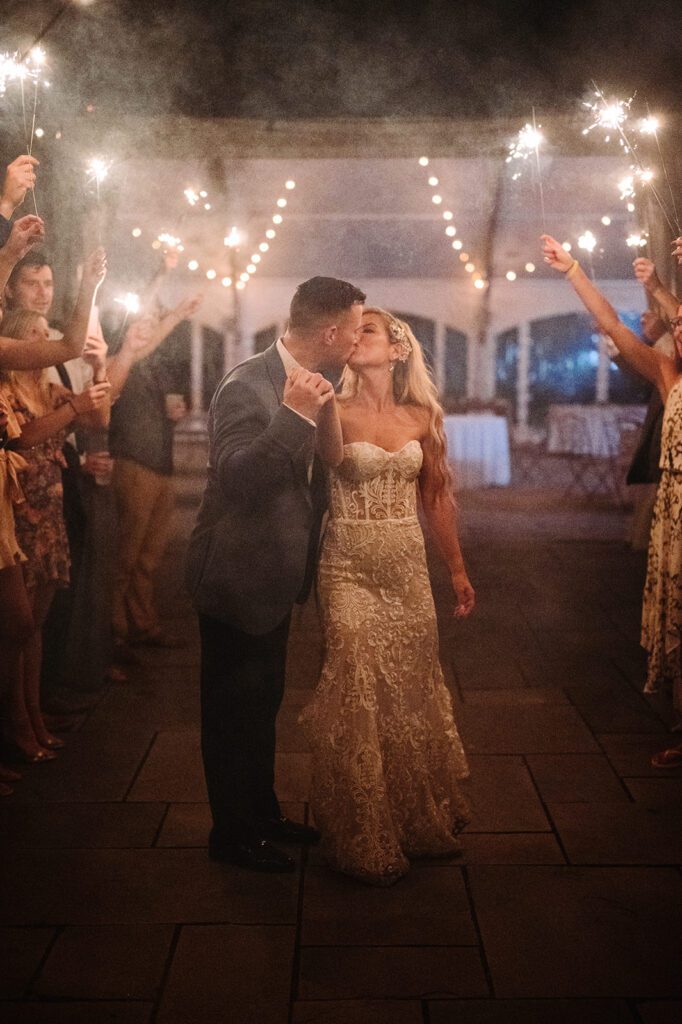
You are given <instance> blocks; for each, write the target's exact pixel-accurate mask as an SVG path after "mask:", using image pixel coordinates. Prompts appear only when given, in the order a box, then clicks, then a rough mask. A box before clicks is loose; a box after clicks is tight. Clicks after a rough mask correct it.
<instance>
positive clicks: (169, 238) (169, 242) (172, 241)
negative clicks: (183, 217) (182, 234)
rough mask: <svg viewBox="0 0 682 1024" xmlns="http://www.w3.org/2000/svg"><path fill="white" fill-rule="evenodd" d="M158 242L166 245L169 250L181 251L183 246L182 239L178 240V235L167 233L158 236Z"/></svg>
mask: <svg viewBox="0 0 682 1024" xmlns="http://www.w3.org/2000/svg"><path fill="white" fill-rule="evenodd" d="M157 241H159V242H161V244H162V245H165V246H166V248H167V249H179V248H180V246H181V244H182V239H180V238H177V237H176V235H170V234H168V232H166V231H164V232H162V234H160V235H158V236H157Z"/></svg>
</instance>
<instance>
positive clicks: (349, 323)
mask: <svg viewBox="0 0 682 1024" xmlns="http://www.w3.org/2000/svg"><path fill="white" fill-rule="evenodd" d="M364 300H365V296H364V294H363V293H362V292H361V291H359V290H358V289H357V288H355V287H354V286H353V285H351V284H348V283H347V282H345V281H338V280H336V279H335V278H323V277H316V278H312V279H311V280H310V281H306V282H305V283H304V284H302V285H300V286H299V288H298V289H297V291H296V294H295V295H294V298H293V300H292V303H291V308H290V314H289V324H288V327H287V331H286V333H285V335H284V337H283V338H280V339H279V340H278V341H277V342H276V343H275V344H274V345H272V346H271V347H270V348H269V349H267V351H265V352H263V353H261V354H259V355H257V356H254V357H253V358H252V359H249V360H247V361H246V362H245V363H242V364H241V365H240V366H238V367H236V368H235V369H234V370H232V371H231V372H230V373H228V374H227V376H226V377H225V378H224V379H223V380H222V381H221V383H220V384H219V386H218V389H217V391H216V393H215V395H214V397H213V401H212V402H211V408H210V410H209V419H208V431H209V464H208V483H207V487H206V492H205V494H204V498H203V501H202V505H201V509H200V511H199V516H198V520H197V524H196V527H195V529H194V532H193V534H192V540H191V543H190V553H189V560H188V572H187V581H188V585H189V588H190V591H191V593H192V595H193V598H194V603H195V606H196V608H197V610H198V612H199V623H200V630H201V646H202V665H201V699H202V753H203V759H204V771H205V774H206V782H207V786H208V795H209V801H210V804H211V812H212V815H213V829H212V831H211V836H210V840H209V854H210V856H211V857H212V858H213V859H215V860H220V861H224V862H228V863H233V864H239V865H241V866H244V867H249V868H252V869H254V870H256V871H293V870H294V868H295V862H294V861H293V860H292V859H291V858H290V857H288V856H287V855H286V854H285V853H283V852H282V851H281V850H279V849H278V848H277V847H276V846H274V845H272V841H275V842H276V841H277V840H279V841H281V842H298V843H314V842H317V840H318V839H319V835H318V833H317V832H316V831H315V829H312V828H309V827H306V826H304V825H299V824H297V823H295V822H291V821H288V820H287V819H286V818H283V817H282V815H281V811H280V807H279V803H278V801H277V797H276V795H275V791H274V758H275V719H276V716H277V711H278V709H279V706H280V703H281V700H282V694H283V690H284V670H285V661H286V647H287V637H288V631H289V618H290V614H291V609H292V607H293V605H294V603H295V602H296V601H303V600H305V597H306V596H307V594H308V593H309V591H310V586H311V583H312V580H313V577H314V573H315V564H316V559H317V548H318V539H319V530H320V523H321V520H322V515H323V512H324V508H325V504H326V495H325V481H324V472H323V470H322V467H321V465H320V464H319V463H318V461H317V459H316V458H315V437H316V429H317V421H318V417H319V416H320V414H321V412H322V409H323V408H324V406H325V405H326V404H327V403H328V402H329V401H330V400H331V399H332V398H333V392H334V389H333V385H332V383H331V382H330V381H329V379H327V377H326V376H325V375H323V373H322V372H320V371H322V370H323V369H325V368H329V370H330V371H331V375H332V376H336V375H338V372H339V371H340V370H341V369H342V367H343V366H344V365H345V363H346V361H347V359H348V357H349V356H350V354H351V352H352V350H353V346H354V344H355V341H356V338H357V336H358V334H359V330H360V326H361V317H362V303H363V302H364Z"/></svg>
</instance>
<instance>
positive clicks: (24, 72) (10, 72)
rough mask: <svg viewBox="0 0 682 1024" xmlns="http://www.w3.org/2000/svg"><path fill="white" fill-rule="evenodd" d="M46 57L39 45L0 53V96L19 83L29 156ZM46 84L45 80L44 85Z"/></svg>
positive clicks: (36, 208) (36, 207) (34, 132)
mask: <svg viewBox="0 0 682 1024" xmlns="http://www.w3.org/2000/svg"><path fill="white" fill-rule="evenodd" d="M46 59H47V58H46V54H45V51H44V50H43V49H42V47H40V46H33V47H32V48H31V49H30V50H28V51H27V52H26V53H24V54H23V55H22V54H20V53H18V52H17V53H14V54H9V53H3V54H0V96H3V95H4V94H5V93H6V91H7V85H8V83H9V82H18V83H19V89H20V94H21V117H22V121H23V126H24V137H25V139H26V152H27V153H28V155H29V156H31V155H32V153H33V140H34V138H35V135H36V113H37V109H38V86H39V84H40V80H41V74H42V70H43V68H44V66H45V62H46ZM26 80H29V81H32V82H33V113H32V118H31V129H30V131H29V127H28V117H27V113H26V91H25V86H24V83H25V82H26ZM47 84H48V83H47V82H46V83H45V85H47ZM31 191H32V193H33V207H34V209H35V212H36V216H37V215H38V206H37V204H36V196H35V189H32V190H31Z"/></svg>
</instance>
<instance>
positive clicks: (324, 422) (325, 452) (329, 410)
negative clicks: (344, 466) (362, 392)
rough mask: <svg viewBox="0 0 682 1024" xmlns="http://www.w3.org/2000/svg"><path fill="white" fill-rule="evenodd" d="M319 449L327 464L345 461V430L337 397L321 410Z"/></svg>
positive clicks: (335, 464)
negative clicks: (343, 430)
mask: <svg viewBox="0 0 682 1024" xmlns="http://www.w3.org/2000/svg"><path fill="white" fill-rule="evenodd" d="M317 451H318V454H319V456H320V458H321V459H322V461H323V462H324V464H325V465H326V466H338V465H340V464H341V462H343V432H342V430H341V417H340V416H339V406H338V403H337V400H336V398H332V400H331V401H330V402H327V404H326V405H324V406H323V407H322V409H321V410H320V415H319V417H318V420H317Z"/></svg>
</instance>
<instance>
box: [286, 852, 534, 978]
mask: <svg viewBox="0 0 682 1024" xmlns="http://www.w3.org/2000/svg"><path fill="white" fill-rule="evenodd" d="M523 866H524V867H526V865H525V864H524V865H523ZM545 866H546V865H545ZM267 927H268V928H274V927H278V926H276V925H268V926H267ZM279 927H282V926H281V925H280V926H279ZM288 927H289V928H291V925H288ZM479 948H480V946H479V943H477V942H371V943H370V942H357V943H356V942H336V943H330V942H302V943H301V949H343V950H344V951H345V950H347V949H479ZM382 998H383V997H382Z"/></svg>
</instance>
